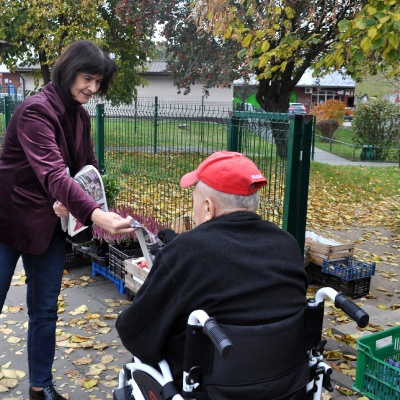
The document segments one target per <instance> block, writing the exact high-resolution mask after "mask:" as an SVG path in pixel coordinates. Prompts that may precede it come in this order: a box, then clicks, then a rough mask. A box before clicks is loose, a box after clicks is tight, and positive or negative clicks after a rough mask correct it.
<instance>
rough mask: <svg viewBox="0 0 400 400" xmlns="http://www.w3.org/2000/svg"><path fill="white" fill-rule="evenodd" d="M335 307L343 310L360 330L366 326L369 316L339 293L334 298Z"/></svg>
mask: <svg viewBox="0 0 400 400" xmlns="http://www.w3.org/2000/svg"><path fill="white" fill-rule="evenodd" d="M335 307H338V308H340V309H341V310H343V311H344V312H345V313H346V314H347V315H348V316H349V317H350V318H351V319H353V320H354V321H355V322H356V323H357V326H359V327H360V328H365V327H366V326H367V325H368V322H369V315H368V314H367V313H366V312H365V311H364V310H363V309H361V308H360V307H358V305H357V304H355V303H354V302H352V301H351V300H349V299H348V298H347V297H346V296H345V295H344V294H343V293H339V294H338V295H337V296H336V297H335Z"/></svg>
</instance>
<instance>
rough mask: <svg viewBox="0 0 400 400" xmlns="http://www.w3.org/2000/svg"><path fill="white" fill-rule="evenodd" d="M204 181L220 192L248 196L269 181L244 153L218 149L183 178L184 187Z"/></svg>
mask: <svg viewBox="0 0 400 400" xmlns="http://www.w3.org/2000/svg"><path fill="white" fill-rule="evenodd" d="M198 181H202V182H204V183H205V184H206V185H208V186H210V187H211V188H213V189H215V190H218V191H219V192H224V193H230V194H239V195H241V196H248V195H250V194H252V193H254V192H256V191H257V190H258V189H259V188H260V187H262V186H265V185H266V184H267V183H268V182H267V180H266V179H265V178H264V176H263V174H262V173H261V172H260V170H259V169H258V168H257V166H256V165H255V164H254V163H253V161H251V160H250V159H249V158H247V157H246V156H245V155H243V154H242V153H236V152H234V151H218V152H216V153H214V154H212V155H211V156H209V157H207V158H206V159H205V160H204V161H203V162H202V163H201V164H200V165H199V166H198V168H197V169H196V170H195V171H192V172H189V173H187V174H186V175H184V176H183V177H182V178H181V182H180V185H181V186H182V187H184V188H187V187H189V186H193V185H194V184H196V183H197V182H198Z"/></svg>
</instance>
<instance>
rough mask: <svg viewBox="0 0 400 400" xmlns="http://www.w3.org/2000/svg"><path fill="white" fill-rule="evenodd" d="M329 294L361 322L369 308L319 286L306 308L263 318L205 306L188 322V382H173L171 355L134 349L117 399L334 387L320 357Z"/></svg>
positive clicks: (241, 397)
mask: <svg viewBox="0 0 400 400" xmlns="http://www.w3.org/2000/svg"><path fill="white" fill-rule="evenodd" d="M325 297H328V298H330V299H331V300H332V301H334V303H335V306H336V307H337V308H340V309H342V310H343V311H344V312H345V313H346V314H347V315H348V316H349V317H350V318H352V319H353V320H354V321H356V323H357V325H358V326H359V327H361V328H363V327H365V326H367V325H368V322H369V316H368V314H366V313H365V312H364V311H363V310H362V309H361V308H360V307H358V306H357V305H356V304H355V303H354V302H352V301H351V300H349V299H348V298H347V297H346V296H345V295H344V294H343V293H338V292H337V291H336V290H334V289H332V288H330V287H324V288H321V289H319V290H318V291H317V293H316V294H315V297H314V298H311V299H308V300H307V302H306V305H305V307H304V309H303V310H301V312H299V313H298V314H297V315H294V316H292V317H290V318H288V319H285V320H283V321H279V322H275V323H271V324H268V325H260V326H232V325H225V324H219V323H218V322H217V321H216V320H215V319H214V318H212V317H209V316H208V315H207V313H205V312H204V311H203V310H195V311H193V312H192V313H191V314H190V316H189V318H188V322H187V329H186V341H185V355H184V365H183V371H184V372H183V383H182V385H180V384H179V387H180V389H178V388H177V386H178V385H177V384H176V383H175V382H174V380H173V377H172V374H171V371H170V368H169V366H168V363H167V362H166V361H165V360H162V361H161V362H160V363H159V364H158V365H157V366H150V365H147V364H144V363H142V362H141V361H140V360H139V359H137V358H136V357H133V361H132V362H131V363H128V364H126V365H124V367H123V368H122V369H121V371H120V373H119V387H118V388H117V389H114V390H113V399H114V400H183V399H192V400H194V399H196V400H250V399H251V400H320V399H321V396H322V390H323V388H324V389H326V390H328V391H333V387H332V385H331V382H330V375H331V374H332V368H331V367H330V366H329V365H327V364H326V363H325V362H324V361H323V351H324V346H325V344H326V340H322V325H323V318H324V301H325V300H324V299H325Z"/></svg>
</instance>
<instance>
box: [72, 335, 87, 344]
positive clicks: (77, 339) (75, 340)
mask: <svg viewBox="0 0 400 400" xmlns="http://www.w3.org/2000/svg"><path fill="white" fill-rule="evenodd" d="M89 340H91V338H90V337H87V336H81V335H73V336H72V337H71V342H72V343H82V342H88V341H89Z"/></svg>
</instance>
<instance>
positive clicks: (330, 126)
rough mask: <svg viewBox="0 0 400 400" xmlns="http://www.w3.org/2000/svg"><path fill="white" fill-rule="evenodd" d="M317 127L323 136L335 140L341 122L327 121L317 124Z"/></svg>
mask: <svg viewBox="0 0 400 400" xmlns="http://www.w3.org/2000/svg"><path fill="white" fill-rule="evenodd" d="M315 127H316V128H317V130H318V131H319V132H320V133H321V136H323V137H325V138H328V139H333V134H334V133H335V131H336V130H337V128H339V122H338V121H336V120H334V119H327V120H325V121H320V122H317V125H316V126H315Z"/></svg>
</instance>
